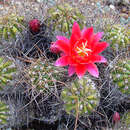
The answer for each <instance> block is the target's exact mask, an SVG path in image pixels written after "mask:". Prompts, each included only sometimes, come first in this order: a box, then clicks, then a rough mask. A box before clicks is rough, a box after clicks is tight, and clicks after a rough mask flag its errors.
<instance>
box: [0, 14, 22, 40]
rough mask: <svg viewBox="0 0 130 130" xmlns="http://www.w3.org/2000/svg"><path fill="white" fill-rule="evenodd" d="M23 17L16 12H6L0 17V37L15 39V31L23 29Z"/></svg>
mask: <svg viewBox="0 0 130 130" xmlns="http://www.w3.org/2000/svg"><path fill="white" fill-rule="evenodd" d="M23 27H24V26H23V17H22V16H17V15H16V14H14V13H12V14H6V15H4V16H1V17H0V37H1V38H4V39H5V40H9V39H10V38H13V39H15V38H16V33H18V32H21V31H22V29H23Z"/></svg>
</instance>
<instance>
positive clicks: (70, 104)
mask: <svg viewBox="0 0 130 130" xmlns="http://www.w3.org/2000/svg"><path fill="white" fill-rule="evenodd" d="M61 95H62V99H63V101H64V102H65V104H64V106H65V110H66V111H67V113H69V114H73V115H75V116H76V115H77V113H78V115H82V114H84V113H87V114H90V112H92V110H94V108H95V106H96V105H97V104H98V101H99V93H98V91H97V89H96V88H95V84H94V83H93V82H92V80H91V79H89V77H84V78H82V79H78V80H75V81H74V82H73V83H72V86H71V87H68V88H67V87H66V88H65V89H64V90H63V91H62V94H61Z"/></svg>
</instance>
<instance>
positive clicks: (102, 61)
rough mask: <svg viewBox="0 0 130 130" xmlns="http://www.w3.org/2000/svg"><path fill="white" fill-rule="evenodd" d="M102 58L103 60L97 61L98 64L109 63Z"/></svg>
mask: <svg viewBox="0 0 130 130" xmlns="http://www.w3.org/2000/svg"><path fill="white" fill-rule="evenodd" d="M100 57H101V60H100V61H97V62H98V63H106V62H107V60H106V58H104V57H103V56H100Z"/></svg>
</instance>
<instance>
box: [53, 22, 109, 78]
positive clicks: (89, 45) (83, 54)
mask: <svg viewBox="0 0 130 130" xmlns="http://www.w3.org/2000/svg"><path fill="white" fill-rule="evenodd" d="M102 35H103V33H102V32H99V33H96V34H94V32H93V28H92V27H91V28H88V29H86V28H84V29H83V30H82V31H80V27H79V25H78V24H77V23H76V22H75V23H74V24H73V28H72V35H71V37H70V40H69V39H67V38H66V37H63V36H57V39H58V40H57V41H56V42H55V46H56V47H57V48H58V49H59V50H60V51H61V52H63V53H62V56H61V57H60V58H59V59H58V60H57V61H56V63H55V65H56V66H66V65H69V68H68V73H69V76H72V75H73V74H74V73H75V72H76V74H77V75H78V77H79V78H81V77H82V76H83V75H84V74H85V72H86V71H88V72H89V73H90V74H91V75H93V76H95V77H98V75H99V72H98V68H97V67H96V65H95V64H94V63H96V62H99V63H105V62H106V59H105V58H104V57H103V56H100V55H99V53H101V52H102V51H103V50H104V49H106V48H107V46H108V44H107V43H106V42H99V40H100V39H101V37H102Z"/></svg>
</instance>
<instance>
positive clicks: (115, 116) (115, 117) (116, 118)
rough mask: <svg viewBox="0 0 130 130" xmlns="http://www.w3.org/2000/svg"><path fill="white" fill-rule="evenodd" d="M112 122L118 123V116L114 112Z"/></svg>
mask: <svg viewBox="0 0 130 130" xmlns="http://www.w3.org/2000/svg"><path fill="white" fill-rule="evenodd" d="M113 120H114V121H115V123H116V122H118V121H120V115H119V113H118V112H115V113H114V115H113Z"/></svg>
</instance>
